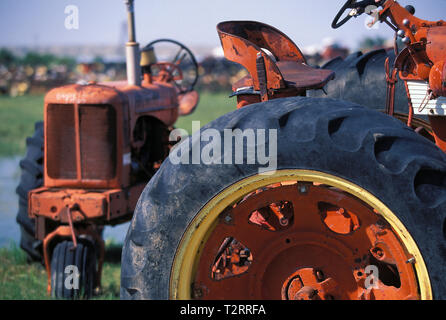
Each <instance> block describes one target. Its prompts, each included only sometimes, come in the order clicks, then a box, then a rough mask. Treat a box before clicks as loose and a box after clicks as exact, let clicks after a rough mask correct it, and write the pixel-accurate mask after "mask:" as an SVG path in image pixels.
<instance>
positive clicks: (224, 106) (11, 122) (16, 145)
mask: <svg viewBox="0 0 446 320" xmlns="http://www.w3.org/2000/svg"><path fill="white" fill-rule="evenodd" d="M235 104H236V102H235V98H232V99H230V98H228V94H222V93H219V94H211V93H203V94H201V95H200V103H199V105H198V107H197V109H196V110H195V112H194V113H193V114H191V115H189V116H186V117H181V118H179V119H178V121H177V123H176V124H175V126H176V127H177V128H183V129H186V130H187V131H188V132H190V131H191V127H192V121H194V120H200V121H201V125H205V124H206V123H208V122H210V121H212V120H214V119H216V118H218V117H219V116H221V115H223V114H225V113H227V112H229V111H232V110H234V109H235ZM42 119H43V96H42V95H34V96H23V97H15V98H11V97H5V96H0V121H1V125H0V156H12V155H22V154H24V152H25V147H26V145H25V141H26V137H28V136H31V135H32V134H33V132H34V123H35V122H36V121H39V120H42Z"/></svg>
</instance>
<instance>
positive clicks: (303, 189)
mask: <svg viewBox="0 0 446 320" xmlns="http://www.w3.org/2000/svg"><path fill="white" fill-rule="evenodd" d="M297 188H298V190H299V192H300V193H307V192H308V187H307V186H306V185H305V184H298V186H297Z"/></svg>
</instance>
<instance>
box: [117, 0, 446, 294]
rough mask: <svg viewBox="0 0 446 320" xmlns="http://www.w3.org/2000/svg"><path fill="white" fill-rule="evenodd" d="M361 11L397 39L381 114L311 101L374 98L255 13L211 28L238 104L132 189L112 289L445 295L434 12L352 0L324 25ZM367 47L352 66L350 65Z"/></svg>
mask: <svg viewBox="0 0 446 320" xmlns="http://www.w3.org/2000/svg"><path fill="white" fill-rule="evenodd" d="M366 12H367V13H370V14H373V15H375V21H374V22H383V23H386V24H387V25H389V27H391V28H392V29H393V30H394V31H395V33H396V37H395V39H397V38H398V37H401V39H402V42H403V43H404V44H405V48H404V49H402V50H401V51H400V50H399V49H398V48H397V46H395V54H396V56H395V57H396V59H395V61H392V60H393V59H390V58H389V57H390V55H389V56H388V57H387V58H388V59H384V60H381V65H380V66H379V67H380V69H381V70H382V73H381V75H382V77H381V78H380V81H381V82H382V85H383V86H384V88H385V92H386V94H384V96H383V97H379V98H380V99H381V98H382V99H383V101H385V103H383V104H382V105H381V106H380V107H382V108H381V109H383V112H379V111H377V110H373V109H372V108H366V107H364V106H360V105H358V104H357V103H354V102H351V101H350V102H348V101H346V100H340V99H332V98H330V97H324V98H317V97H315V95H317V93H315V92H316V91H314V90H318V89H324V87H326V88H329V87H330V86H332V87H333V88H335V89H336V90H327V93H328V94H329V95H330V94H331V93H332V95H333V96H335V95H336V94H339V93H342V94H344V93H345V96H347V95H348V94H349V93H351V91H352V90H353V91H354V90H355V88H359V87H360V86H362V87H365V89H364V90H358V91H356V92H353V94H354V95H356V96H359V100H361V99H362V98H363V99H364V101H365V100H367V98H368V97H374V96H376V92H375V91H376V89H377V88H375V86H374V85H373V83H374V82H373V81H371V82H369V80H368V79H367V78H359V77H357V78H354V77H353V78H354V79H356V80H355V81H351V82H349V79H347V78H346V77H343V73H342V72H341V74H340V77H339V78H337V79H335V80H333V79H334V78H335V76H336V75H335V72H333V71H330V70H328V69H327V68H329V67H330V65H332V66H335V65H337V64H340V63H341V62H342V61H339V60H337V61H335V62H332V63H329V64H327V65H326V68H313V67H310V66H309V65H307V63H306V59H305V57H304V56H303V55H302V53H301V51H300V50H299V48H298V47H297V46H296V45H295V44H294V43H293V41H292V40H291V39H289V38H288V37H287V36H286V35H285V34H284V33H282V32H280V31H279V30H277V29H275V28H273V27H271V26H268V25H266V24H263V23H259V22H253V21H230V22H222V23H220V24H219V25H218V26H217V31H218V34H219V36H220V39H221V44H222V46H223V49H224V53H225V57H226V58H227V59H229V60H232V61H234V62H237V63H239V64H241V65H243V66H244V67H245V68H246V69H247V71H248V73H249V75H248V76H246V77H245V78H243V79H241V80H240V81H238V82H237V83H235V84H234V90H233V91H234V92H233V95H234V96H236V97H237V107H238V110H237V111H234V112H231V113H229V114H227V115H224V116H222V117H221V118H219V119H217V120H215V121H214V122H212V123H210V124H208V125H207V126H205V127H203V128H202V129H201V130H200V132H197V133H195V134H193V135H192V136H191V137H190V138H189V139H184V140H182V141H181V142H180V143H179V144H177V145H176V146H175V147H174V148H173V149H172V150H171V152H170V155H169V157H168V158H166V160H165V161H164V162H163V164H162V166H161V167H160V169H159V170H158V171H157V173H156V174H155V175H154V176H153V178H152V179H151V180H150V182H149V184H148V185H147V186H146V188H145V189H144V191H143V192H142V194H141V197H140V199H139V201H138V204H137V206H136V209H135V213H134V215H133V220H132V223H131V226H130V228H129V231H128V234H127V237H126V241H125V244H124V248H123V252H122V270H121V298H125V299H231V300H232V299H285V300H296V299H297V300H302V299H304V300H319V299H322V300H333V299H433V298H435V299H446V281H445V279H444V274H446V263H445V261H446V155H445V153H444V151H445V150H446V144H445V142H446V135H445V134H446V130H445V128H446V122H445V119H446V118H445V110H446V63H445V62H446V55H445V45H446V22H444V21H425V20H421V19H418V18H416V17H415V16H414V8H413V7H411V6H407V7H402V6H401V5H400V4H399V3H398V2H396V1H394V0H382V1H375V0H365V1H359V2H358V1H355V0H348V1H347V2H346V3H345V4H344V6H343V7H342V9H341V10H340V12H339V13H338V14H337V15H336V17H335V19H334V21H333V24H332V26H333V27H334V28H338V27H340V26H341V25H343V24H344V23H346V22H347V21H348V20H349V19H351V18H352V17H357V16H359V15H361V14H363V13H366ZM396 43H397V41H395V44H396ZM386 54H387V53H386ZM375 58H377V55H376V54H374V53H373V54H366V55H363V56H360V55H356V56H354V57H351V58H349V61H348V63H349V65H350V66H352V68H353V69H354V70H356V71H357V73H358V74H359V76H361V75H365V74H367V73H369V72H371V69H370V68H369V67H370V65H369V63H372V62H373V61H376V59H375ZM341 60H342V59H341ZM342 63H344V62H342ZM345 63H347V60H346V61H345ZM353 78H352V79H353ZM339 80H342V83H339V82H337V81H339ZM359 80H361V81H359ZM396 82H398V84H404V89H405V90H406V93H407V95H406V94H404V97H401V96H400V93H401V92H399V91H398V89H396V88H397V85H396ZM355 86H356V87H355ZM379 92H381V90H380V91H379ZM396 92H397V94H396ZM398 92H399V93H398ZM341 98H342V96H341ZM402 98H405V99H407V100H406V102H408V104H407V105H406V110H405V111H406V112H405V113H404V114H400V113H397V112H396V111H398V110H395V103H398V101H402V100H401V99H402ZM370 100H373V99H370ZM380 101H381V100H380ZM219 137H224V138H225V140H224V141H222V140H221V139H219ZM226 138H228V140H226ZM259 150H261V151H262V150H263V151H265V150H268V151H269V158H268V157H267V155H266V153H265V152H263V153H262V152H260V151H259ZM180 153H181V154H182V155H181V156H179V154H180ZM197 155H198V156H197ZM200 157H201V158H200ZM179 158H180V160H181V161H178V159H179ZM265 158H267V159H269V160H270V164H271V163H272V164H273V165H270V166H268V168H267V170H264V169H265V164H266V162H265V161H264V160H265ZM191 159H192V161H189V162H188V161H186V160H191ZM182 160H184V161H182ZM261 169H262V170H261Z"/></svg>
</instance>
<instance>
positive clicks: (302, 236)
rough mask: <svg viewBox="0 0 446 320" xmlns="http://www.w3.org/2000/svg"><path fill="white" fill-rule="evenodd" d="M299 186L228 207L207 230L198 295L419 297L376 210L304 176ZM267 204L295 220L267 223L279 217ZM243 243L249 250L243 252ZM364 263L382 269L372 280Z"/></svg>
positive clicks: (270, 191)
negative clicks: (285, 223) (302, 189)
mask: <svg viewBox="0 0 446 320" xmlns="http://www.w3.org/2000/svg"><path fill="white" fill-rule="evenodd" d="M297 186H298V184H297V183H296V182H294V183H284V184H283V185H282V184H279V186H277V185H273V186H269V187H268V188H262V189H260V190H257V191H256V192H253V193H250V194H249V195H248V196H245V197H244V198H243V199H242V200H241V201H240V202H238V203H237V204H235V205H233V206H231V207H230V208H228V209H227V210H225V211H224V213H222V214H223V215H227V214H228V213H229V214H230V216H231V217H232V218H231V223H230V224H228V223H225V222H224V218H222V219H221V220H219V221H220V222H219V223H218V224H217V225H216V226H215V228H214V229H213V232H212V234H211V235H210V236H209V238H207V242H206V244H205V245H204V248H203V250H202V253H201V256H200V259H199V262H198V266H197V271H196V274H195V279H194V284H199V285H200V286H201V287H204V288H206V290H204V291H202V292H201V295H200V296H198V297H197V296H196V298H198V299H290V300H292V299H299V300H301V299H304V300H307V299H321V300H333V299H413V298H417V297H418V286H417V280H416V276H415V273H414V269H413V267H412V265H411V264H408V263H407V261H408V260H410V258H411V256H410V255H409V254H407V253H406V251H405V249H404V248H403V246H402V244H401V241H400V240H399V239H398V236H397V235H396V233H395V232H394V231H393V230H392V229H391V228H390V226H389V225H387V224H386V223H385V222H384V221H383V219H382V218H381V217H380V215H379V214H376V213H375V211H374V210H373V209H372V208H370V207H369V206H367V205H366V204H364V203H363V202H362V201H360V200H358V199H357V198H355V197H353V196H351V195H349V194H346V193H344V192H342V191H340V190H337V189H336V188H332V187H329V186H325V185H316V184H306V185H305V187H306V191H305V193H301V192H300V191H299V188H298V187H297ZM285 204H287V205H285ZM271 207H272V208H276V209H277V208H282V209H281V213H282V214H283V215H286V216H287V219H288V220H289V221H293V222H292V223H290V224H289V225H288V227H287V228H283V229H278V228H271V227H269V226H268V225H267V224H265V221H267V222H268V223H269V225H272V223H271V222H272V221H273V220H271V218H272V217H274V219H276V220H278V219H280V217H281V215H276V214H274V212H272V211H274V210H265V209H262V208H271ZM285 208H287V209H285ZM254 213H255V214H254ZM285 213H286V214H285ZM253 215H254V216H255V218H254V219H253ZM276 225H277V226H279V225H280V224H279V223H277V224H276ZM222 239H226V240H225V241H223V243H222ZM234 243H235V244H236V245H234ZM242 249H243V250H245V251H246V252H249V254H245V255H244V257H245V259H246V260H241V257H242V256H241V255H240V252H241V250H242ZM240 262H242V263H240ZM369 265H375V266H377V268H378V269H379V272H380V276H379V278H377V279H374V280H375V282H374V283H373V286H369V283H368V282H370V281H369V280H370V273H369V271H368V270H367V266H369ZM372 282H373V281H372Z"/></svg>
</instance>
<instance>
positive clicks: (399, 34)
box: [397, 30, 406, 38]
mask: <svg viewBox="0 0 446 320" xmlns="http://www.w3.org/2000/svg"><path fill="white" fill-rule="evenodd" d="M397 34H398V37H400V38H404V37H405V36H406V33H405V32H404V30H398V32H397Z"/></svg>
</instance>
